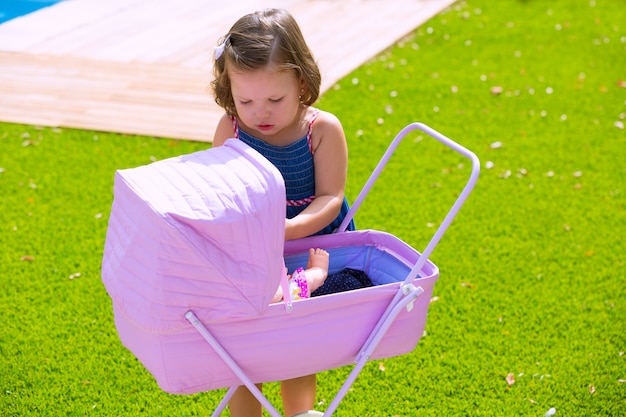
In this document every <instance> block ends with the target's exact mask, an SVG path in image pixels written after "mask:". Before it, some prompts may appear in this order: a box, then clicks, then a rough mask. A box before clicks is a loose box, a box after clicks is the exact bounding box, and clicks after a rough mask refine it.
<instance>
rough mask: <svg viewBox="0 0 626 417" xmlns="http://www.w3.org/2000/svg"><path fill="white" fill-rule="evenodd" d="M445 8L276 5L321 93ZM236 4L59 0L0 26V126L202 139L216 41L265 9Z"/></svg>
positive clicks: (441, 4)
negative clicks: (290, 19) (297, 34)
mask: <svg viewBox="0 0 626 417" xmlns="http://www.w3.org/2000/svg"><path fill="white" fill-rule="evenodd" d="M452 3H454V0H275V1H273V2H272V3H271V4H272V7H282V8H285V9H287V10H289V11H290V12H291V13H292V14H293V15H294V16H295V18H296V19H297V20H298V22H299V24H300V26H301V28H302V31H303V32H304V35H305V37H306V39H307V42H308V43H309V46H310V47H311V49H312V50H313V53H314V54H315V57H316V59H317V60H318V62H319V64H320V67H321V70H322V75H323V85H322V90H323V91H325V90H326V89H328V88H329V87H331V86H332V85H333V84H334V83H336V82H337V81H338V80H339V79H341V78H342V77H344V76H345V75H347V74H348V73H349V72H350V71H352V70H353V69H355V68H356V67H358V66H359V65H361V64H363V63H364V62H365V61H367V60H368V59H370V58H372V57H373V56H375V55H376V54H377V53H379V52H380V51H382V50H384V49H385V48H387V47H389V46H390V45H392V44H393V43H394V42H395V41H396V40H398V39H400V38H401V37H403V36H404V35H406V34H407V33H409V32H411V31H412V30H414V29H415V28H417V27H418V26H420V25H421V24H422V23H424V22H425V21H426V20H428V19H429V18H431V17H432V16H433V15H435V14H437V13H438V12H439V11H441V10H442V9H444V8H445V7H447V6H449V5H450V4H452ZM267 4H268V3H267V2H263V1H258V0H256V1H252V0H236V1H226V2H224V1H219V2H218V1H214V0H181V1H179V2H172V1H166V0H107V1H102V0H66V1H64V2H61V3H59V4H57V5H55V6H52V7H49V8H45V9H41V10H39V11H37V12H35V13H32V14H29V15H27V16H23V17H20V18H17V19H14V20H11V21H8V22H5V23H3V24H1V25H0V121H6V122H16V123H25V124H33V125H42V126H60V127H74V128H81V129H93V130H100V131H112V132H120V133H129V134H141V135H149V136H158V137H170V138H179V139H191V140H200V141H211V140H212V134H213V131H214V128H215V124H216V123H217V120H218V118H219V115H220V114H221V113H222V111H221V109H220V108H218V106H217V105H216V104H215V103H214V101H213V97H212V95H211V92H210V90H209V83H210V81H211V76H212V71H211V60H212V56H213V48H214V46H215V43H216V42H217V40H218V39H219V38H220V37H221V36H223V35H224V34H225V33H226V32H227V31H228V29H229V28H230V26H231V25H232V24H233V23H234V22H235V20H237V18H239V17H240V16H242V15H244V14H246V13H249V12H251V11H254V10H258V9H260V8H262V7H265V6H266V5H267Z"/></svg>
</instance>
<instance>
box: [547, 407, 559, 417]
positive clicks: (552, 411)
mask: <svg viewBox="0 0 626 417" xmlns="http://www.w3.org/2000/svg"><path fill="white" fill-rule="evenodd" d="M555 414H556V408H554V407H550V409H549V410H548V411H546V413H545V414H544V416H546V417H550V416H553V415H555Z"/></svg>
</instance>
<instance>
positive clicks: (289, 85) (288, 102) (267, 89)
mask: <svg viewBox="0 0 626 417" xmlns="http://www.w3.org/2000/svg"><path fill="white" fill-rule="evenodd" d="M228 75H229V77H230V85H231V92H232V95H233V99H234V101H235V107H236V109H237V115H238V116H239V120H240V122H241V123H242V124H243V125H244V126H245V127H247V128H248V129H251V130H253V131H254V132H250V133H252V134H255V136H256V135H258V137H259V138H260V139H264V138H270V137H272V136H274V135H277V134H278V133H280V132H284V131H285V129H287V130H290V129H289V128H293V127H294V126H295V127H297V126H298V122H299V120H298V115H299V114H300V111H299V110H300V88H301V85H300V81H299V80H298V78H297V77H296V75H295V74H294V72H293V71H278V70H276V68H275V67H272V66H270V67H268V68H263V69H258V70H253V71H245V72H237V71H229V74H228Z"/></svg>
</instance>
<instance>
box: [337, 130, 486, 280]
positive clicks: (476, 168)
mask: <svg viewBox="0 0 626 417" xmlns="http://www.w3.org/2000/svg"><path fill="white" fill-rule="evenodd" d="M414 130H421V131H422V132H424V133H426V134H427V135H428V136H430V137H432V138H434V139H436V140H438V141H439V142H441V143H443V144H444V145H446V146H447V147H449V148H451V149H452V150H454V151H456V152H458V153H460V154H461V155H463V156H465V157H466V158H468V159H469V160H470V161H471V162H472V172H471V174H470V177H469V179H468V181H467V183H466V184H465V186H464V188H463V191H462V192H461V194H460V195H459V196H458V197H457V199H456V201H455V202H454V204H453V205H452V208H451V209H450V210H449V211H448V214H447V215H446V217H445V218H444V220H443V222H442V223H441V225H439V227H438V228H437V231H436V232H435V234H434V235H433V237H432V238H431V239H430V241H429V242H428V245H426V248H425V249H424V252H422V254H421V256H420V257H419V259H418V261H417V262H416V263H415V265H414V266H413V268H412V269H411V272H410V273H409V274H408V276H407V277H406V280H405V284H408V283H410V282H411V281H412V280H413V279H415V278H416V277H417V275H418V274H419V272H420V271H421V269H422V268H423V267H424V265H425V264H426V261H427V260H428V258H429V257H430V255H431V254H432V252H433V251H434V250H435V247H436V246H437V244H438V243H439V241H440V240H441V238H442V236H443V234H444V233H445V232H446V230H447V229H448V227H449V226H450V223H452V220H453V219H454V217H455V216H456V215H457V213H458V212H459V210H460V209H461V206H463V204H464V203H465V200H467V197H468V196H469V194H470V193H471V192H472V189H473V188H474V185H475V184H476V181H477V180H478V174H479V172H480V161H479V160H478V157H477V156H476V154H474V153H473V152H472V151H470V150H469V149H467V148H465V147H463V146H461V145H459V144H458V143H456V142H454V141H453V140H451V139H449V138H448V137H446V136H444V135H442V134H441V133H439V132H437V131H436V130H434V129H432V128H430V127H428V126H426V125H425V124H423V123H411V124H409V125H408V126H406V127H405V128H404V129H402V130H401V131H400V132H399V133H398V134H397V135H396V137H395V138H394V139H393V141H392V142H391V144H390V145H389V147H388V148H387V150H386V151H385V153H384V155H383V156H382V158H381V159H380V161H379V162H378V165H376V168H375V169H374V171H373V172H372V174H371V175H370V177H369V179H368V180H367V182H366V183H365V185H364V186H363V188H362V189H361V192H360V193H359V195H358V196H357V198H356V200H355V201H354V204H353V205H352V207H351V208H350V211H349V212H348V214H347V215H346V217H345V218H344V219H343V221H342V223H341V225H339V228H338V232H344V231H345V230H346V228H347V227H348V224H349V223H350V221H351V220H352V219H353V218H354V215H355V214H356V212H357V210H358V209H359V207H360V206H361V203H362V202H363V200H364V199H365V197H366V196H367V194H368V193H369V191H370V189H371V188H372V186H373V185H374V183H375V182H376V180H377V179H378V177H379V176H380V173H381V172H382V170H383V169H384V168H385V166H386V165H387V162H389V159H390V158H391V155H393V153H394V152H395V150H396V148H397V147H398V145H399V144H400V142H402V140H403V139H404V138H405V137H406V135H407V134H408V133H410V132H412V131H414Z"/></svg>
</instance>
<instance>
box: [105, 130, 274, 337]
mask: <svg viewBox="0 0 626 417" xmlns="http://www.w3.org/2000/svg"><path fill="white" fill-rule="evenodd" d="M284 222H285V189H284V183H283V179H282V177H281V175H280V173H279V172H278V170H277V169H276V168H275V167H274V166H273V165H272V164H271V163H270V162H269V161H268V160H267V159H265V158H264V157H262V156H261V155H260V154H259V153H257V152H256V151H254V150H253V149H252V148H250V147H248V146H247V145H245V144H244V143H243V142H241V141H239V140H232V139H231V140H228V141H226V143H225V144H224V146H221V147H217V148H213V149H209V150H206V151H200V152H196V153H193V154H190V155H184V156H180V157H176V158H170V159H167V160H163V161H159V162H155V163H152V164H150V165H146V166H141V167H138V168H132V169H125V170H120V171H118V172H117V173H116V175H115V182H114V201H113V207H112V210H111V218H110V219H109V228H108V231H107V236H106V242H105V248H104V257H103V265H102V278H103V282H104V285H105V287H106V289H107V291H108V293H109V295H110V296H111V298H112V300H113V303H114V304H115V305H116V306H117V308H118V309H119V310H120V311H121V312H122V313H123V314H124V315H125V316H127V318H128V319H130V320H131V321H132V322H134V323H135V325H137V326H139V327H140V328H143V329H144V330H148V331H153V332H163V331H166V332H167V331H170V330H174V329H177V328H181V327H185V326H188V323H187V322H186V321H185V318H184V315H185V312H187V311H188V310H190V309H195V310H198V311H202V312H203V318H204V319H205V320H207V321H212V322H219V321H223V320H226V319H228V320H231V321H232V320H233V319H235V320H236V319H247V318H254V317H257V316H259V315H261V314H263V312H264V311H265V310H266V309H267V308H268V305H269V303H270V300H271V299H272V297H273V295H274V293H275V291H276V289H277V288H278V286H279V284H280V279H281V274H284V273H285V271H284V261H283V245H284ZM207 283H210V284H211V285H207Z"/></svg>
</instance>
